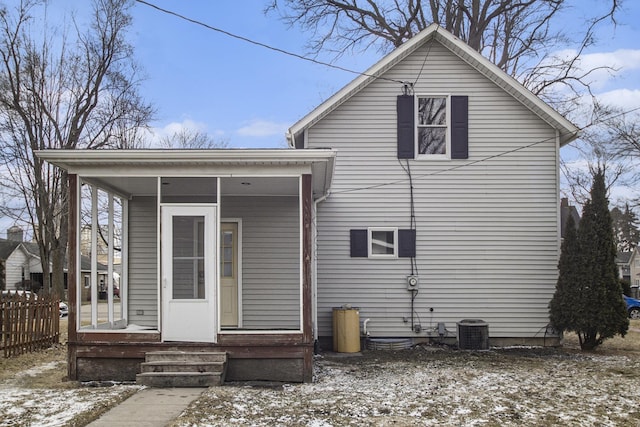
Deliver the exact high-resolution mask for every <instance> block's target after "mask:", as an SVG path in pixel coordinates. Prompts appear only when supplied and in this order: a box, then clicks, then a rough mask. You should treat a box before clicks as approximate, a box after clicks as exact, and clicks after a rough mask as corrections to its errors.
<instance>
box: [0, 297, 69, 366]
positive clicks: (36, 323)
mask: <svg viewBox="0 0 640 427" xmlns="http://www.w3.org/2000/svg"><path fill="white" fill-rule="evenodd" d="M59 304H60V299H59V298H57V297H49V296H47V297H36V295H35V294H21V295H20V294H8V295H2V297H0V334H1V340H0V347H2V350H3V352H4V357H11V356H17V355H19V354H23V353H28V352H33V351H36V350H39V349H43V348H48V347H51V346H52V345H53V344H56V343H58V342H60V305H59Z"/></svg>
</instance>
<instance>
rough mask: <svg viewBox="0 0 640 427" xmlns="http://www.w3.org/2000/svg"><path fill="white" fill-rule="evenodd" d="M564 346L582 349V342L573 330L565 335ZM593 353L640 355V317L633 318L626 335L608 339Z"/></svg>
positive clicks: (570, 348) (577, 349) (567, 348)
mask: <svg viewBox="0 0 640 427" xmlns="http://www.w3.org/2000/svg"><path fill="white" fill-rule="evenodd" d="M562 346H563V347H564V348H565V349H566V350H568V351H570V350H576V351H580V342H579V341H578V335H576V334H575V333H573V332H569V333H566V334H565V335H564V341H563V343H562ZM591 353H594V354H603V355H606V354H609V355H618V354H625V355H627V356H640V319H631V320H630V322H629V331H628V332H627V334H626V335H625V336H624V337H621V336H619V335H616V336H615V337H613V338H610V339H608V340H606V341H605V342H604V343H602V345H600V346H598V347H596V348H595V350H594V351H592V352H591Z"/></svg>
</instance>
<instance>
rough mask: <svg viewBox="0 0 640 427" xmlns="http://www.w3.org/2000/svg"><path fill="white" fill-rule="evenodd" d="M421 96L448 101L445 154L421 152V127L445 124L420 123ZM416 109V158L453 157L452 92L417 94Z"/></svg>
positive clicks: (437, 158)
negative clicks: (429, 124)
mask: <svg viewBox="0 0 640 427" xmlns="http://www.w3.org/2000/svg"><path fill="white" fill-rule="evenodd" d="M421 98H444V99H445V102H446V103H447V106H446V112H445V115H446V120H445V121H446V123H445V125H444V126H446V131H445V150H446V151H445V153H444V154H420V139H419V135H420V132H419V129H420V128H427V127H438V128H439V127H443V126H440V125H438V126H428V125H420V124H419V123H420V120H419V117H420V111H419V107H420V99H421ZM414 111H415V129H414V141H416V144H415V150H416V152H415V158H416V159H421V160H449V159H451V95H450V94H442V93H440V94H433V93H426V94H417V95H416V96H415V106H414Z"/></svg>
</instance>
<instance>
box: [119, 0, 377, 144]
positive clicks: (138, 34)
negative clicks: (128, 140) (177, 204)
mask: <svg viewBox="0 0 640 427" xmlns="http://www.w3.org/2000/svg"><path fill="white" fill-rule="evenodd" d="M152 3H154V4H156V5H157V6H160V7H162V8H165V9H169V10H172V11H174V12H177V13H180V14H182V15H185V16H188V17H190V18H193V19H196V20H198V21H202V22H205V23H207V24H208V25H211V26H213V27H217V28H221V29H224V30H226V31H229V32H231V33H234V34H238V35H242V36H244V37H246V38H250V39H253V40H256V41H259V42H261V43H264V44H268V45H272V46H275V47H278V48H280V49H283V50H287V51H291V52H296V53H300V54H304V52H305V47H304V43H305V38H306V36H305V34H303V33H302V32H300V31H299V30H298V29H289V28H287V27H286V26H285V24H284V23H282V22H281V21H279V20H278V19H277V17H276V16H275V15H273V16H272V15H268V16H265V14H264V13H263V8H264V5H265V2H264V1H246V2H242V3H240V2H237V1H229V0H216V1H203V0H195V1H190V2H175V1H167V0H164V1H163V0H157V1H156V0H154V1H152ZM240 4H242V7H240ZM133 15H134V26H133V30H132V32H131V35H132V41H133V43H134V45H135V48H136V56H137V57H138V60H139V62H140V63H141V65H143V67H144V68H145V70H146V73H147V76H148V79H147V81H146V82H145V83H144V85H143V94H144V95H145V97H146V98H147V99H149V100H150V101H152V102H154V103H155V105H156V106H157V107H158V120H157V121H156V122H155V123H154V125H155V126H156V127H157V128H159V129H158V131H159V132H161V133H162V128H165V127H167V126H169V127H171V128H176V127H179V126H187V127H195V128H197V129H200V130H204V131H206V132H208V133H209V134H211V135H212V136H214V138H217V139H224V140H227V141H228V142H229V143H230V145H231V146H232V147H237V148H254V147H283V146H285V138H284V133H285V131H286V129H287V128H288V127H289V126H290V125H292V124H293V123H294V122H295V121H296V120H297V119H299V118H301V117H302V116H304V115H305V114H306V113H307V112H309V111H311V110H312V109H313V108H314V107H315V106H317V105H318V104H320V103H321V102H322V101H323V100H324V99H326V98H327V97H329V96H331V95H332V94H333V93H334V92H336V91H337V90H339V89H340V88H341V87H342V86H344V85H345V84H347V83H348V82H349V81H350V80H351V79H353V78H355V77H356V75H355V74H350V73H347V72H344V71H338V70H335V69H332V68H330V67H326V66H321V65H317V64H313V63H311V62H306V61H303V60H301V59H297V58H293V57H291V56H287V55H284V54H281V53H278V52H274V51H272V50H268V49H265V48H262V47H258V46H255V45H252V44H249V43H246V42H244V41H240V40H237V39H234V38H231V37H229V36H226V35H223V34H220V33H218V32H215V31H211V30H208V29H206V28H203V27H201V26H198V25H194V24H192V23H189V22H186V21H184V20H180V19H178V18H176V17H174V16H170V15H167V14H164V13H162V12H159V11H157V10H155V9H153V8H150V7H149V6H146V5H143V4H139V3H138V4H136V6H135V7H134V10H133ZM379 57H380V54H378V53H377V52H371V53H368V54H365V55H359V56H357V57H353V56H350V57H346V58H343V59H342V60H341V61H340V62H339V63H338V65H342V66H345V67H347V68H350V69H354V70H358V71H363V70H365V69H366V68H367V67H368V66H370V65H371V64H373V63H374V62H375V61H376V60H377V59H378V58H379ZM325 59H328V58H325Z"/></svg>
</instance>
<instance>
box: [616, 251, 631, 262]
mask: <svg viewBox="0 0 640 427" xmlns="http://www.w3.org/2000/svg"><path fill="white" fill-rule="evenodd" d="M631 254H633V252H618V254H617V255H616V262H617V263H618V264H629V260H630V259H631Z"/></svg>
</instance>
